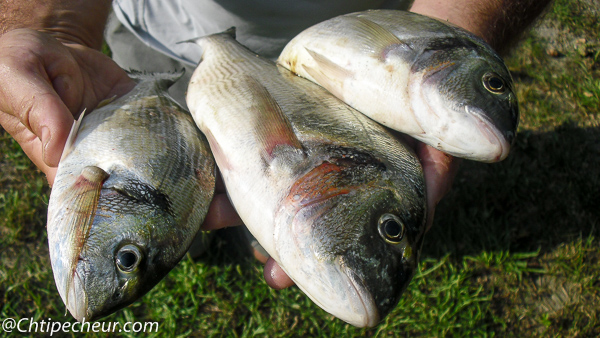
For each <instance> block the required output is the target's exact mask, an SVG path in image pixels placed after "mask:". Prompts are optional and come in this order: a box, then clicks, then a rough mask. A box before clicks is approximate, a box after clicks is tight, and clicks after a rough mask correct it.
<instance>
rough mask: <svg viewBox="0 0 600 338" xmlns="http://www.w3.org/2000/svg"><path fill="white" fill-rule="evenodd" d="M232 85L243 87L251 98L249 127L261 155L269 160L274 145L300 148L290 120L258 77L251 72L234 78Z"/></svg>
mask: <svg viewBox="0 0 600 338" xmlns="http://www.w3.org/2000/svg"><path fill="white" fill-rule="evenodd" d="M235 81H236V83H235V84H234V88H236V89H237V90H241V91H245V92H246V93H245V94H246V95H247V97H250V98H251V102H252V103H251V104H250V106H249V107H248V112H247V113H248V114H250V115H249V118H248V119H247V121H248V122H249V123H251V129H252V130H253V131H254V134H255V136H256V139H257V140H258V141H257V143H258V146H259V147H260V152H261V157H262V158H263V159H264V160H265V162H267V163H269V162H271V161H272V160H273V152H274V151H275V149H276V148H277V147H282V146H287V147H290V148H292V149H294V150H299V151H303V147H302V144H301V143H300V141H299V140H298V137H297V136H296V133H295V132H294V130H293V128H292V125H291V123H290V121H289V120H288V119H287V117H286V116H285V114H284V113H283V111H282V110H281V107H280V106H279V104H278V103H277V101H275V99H274V98H273V96H271V93H269V91H268V90H267V89H266V88H265V87H264V86H263V85H262V84H260V83H259V82H258V81H256V80H255V79H254V78H252V77H250V76H240V77H236V78H235Z"/></svg>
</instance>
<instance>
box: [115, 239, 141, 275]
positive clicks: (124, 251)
mask: <svg viewBox="0 0 600 338" xmlns="http://www.w3.org/2000/svg"><path fill="white" fill-rule="evenodd" d="M141 260H142V253H141V252H140V250H139V249H138V248H137V247H135V246H133V245H131V244H128V245H125V246H123V247H122V248H121V249H119V252H117V257H116V263H117V267H118V268H119V270H121V271H123V272H132V271H133V270H135V268H137V266H138V265H139V264H140V261H141Z"/></svg>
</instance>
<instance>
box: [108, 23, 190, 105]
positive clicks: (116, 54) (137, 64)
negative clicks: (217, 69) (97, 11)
mask: <svg viewBox="0 0 600 338" xmlns="http://www.w3.org/2000/svg"><path fill="white" fill-rule="evenodd" d="M105 39H106V43H107V44H108V46H109V47H110V49H111V52H112V58H113V60H114V61H115V62H116V63H117V64H118V65H119V66H121V68H123V69H125V70H138V71H146V72H173V71H178V70H181V69H182V68H185V74H184V75H183V77H182V78H181V79H180V80H179V81H177V83H175V85H173V86H172V87H171V88H170V89H169V94H171V96H172V97H173V98H174V99H175V100H177V102H179V103H180V104H181V105H183V106H184V107H187V105H186V104H185V91H186V88H187V84H188V82H189V80H190V77H191V76H192V72H193V71H194V68H195V67H192V66H189V65H184V64H183V63H181V62H179V61H177V60H174V59H172V58H170V57H168V56H166V55H164V54H162V53H160V52H158V51H156V50H155V49H153V48H151V47H149V46H147V45H145V44H144V43H143V42H142V41H140V40H139V39H138V38H137V37H136V36H135V35H133V34H132V33H131V32H130V31H129V30H128V29H127V28H125V26H123V24H121V22H120V21H119V20H118V19H117V17H116V16H115V14H114V13H112V14H111V15H110V17H109V19H108V24H107V26H106V31H105Z"/></svg>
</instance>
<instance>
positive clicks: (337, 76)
mask: <svg viewBox="0 0 600 338" xmlns="http://www.w3.org/2000/svg"><path fill="white" fill-rule="evenodd" d="M306 51H307V52H308V54H310V56H311V57H312V58H313V60H314V61H315V63H316V64H317V66H316V67H315V68H312V67H310V66H306V65H302V68H304V70H305V71H306V73H308V75H310V76H311V77H312V78H313V79H314V80H315V81H316V83H317V84H319V85H320V86H321V87H324V88H325V89H327V90H328V91H329V92H330V93H332V94H333V95H335V96H337V97H338V98H340V99H343V98H344V95H343V93H344V91H343V88H344V82H345V81H346V79H348V78H352V77H354V73H353V72H351V71H350V70H348V69H345V68H343V67H341V66H339V65H338V64H336V63H335V62H333V61H331V60H330V59H328V58H327V57H325V56H323V55H321V54H319V53H317V52H315V51H312V50H310V49H308V48H306Z"/></svg>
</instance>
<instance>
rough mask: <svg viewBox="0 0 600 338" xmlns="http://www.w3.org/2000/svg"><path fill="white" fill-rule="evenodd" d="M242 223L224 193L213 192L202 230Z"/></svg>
mask: <svg viewBox="0 0 600 338" xmlns="http://www.w3.org/2000/svg"><path fill="white" fill-rule="evenodd" d="M241 224H243V222H242V220H241V219H240V217H239V216H238V214H237V212H236V211H235V208H234V207H233V206H232V205H231V203H230V202H229V198H228V197H227V195H226V194H224V193H219V194H215V197H214V198H213V200H212V201H211V203H210V206H209V207H208V213H207V214H206V218H205V219H204V223H203V224H202V230H207V231H208V230H215V229H220V228H226V227H230V226H236V225H241Z"/></svg>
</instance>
